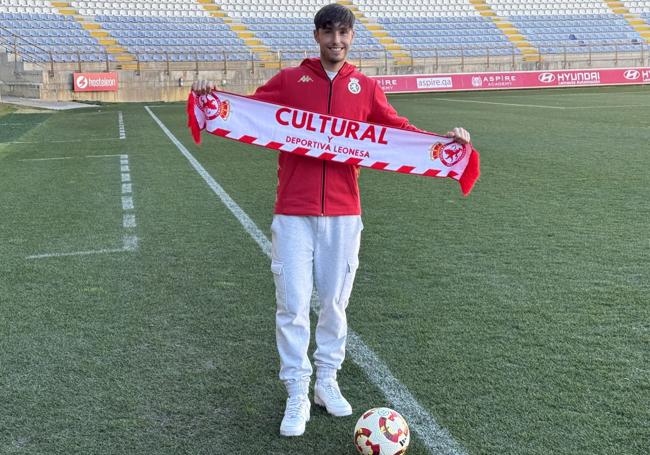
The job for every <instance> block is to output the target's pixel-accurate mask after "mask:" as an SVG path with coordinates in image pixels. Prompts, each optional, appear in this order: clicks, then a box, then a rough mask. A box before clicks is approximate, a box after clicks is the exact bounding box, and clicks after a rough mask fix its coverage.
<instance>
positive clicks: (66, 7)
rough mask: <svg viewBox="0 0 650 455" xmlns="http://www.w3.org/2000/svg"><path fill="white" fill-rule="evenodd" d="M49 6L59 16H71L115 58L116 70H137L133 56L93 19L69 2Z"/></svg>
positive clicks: (52, 3) (53, 2) (51, 2)
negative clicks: (83, 14) (82, 13)
mask: <svg viewBox="0 0 650 455" xmlns="http://www.w3.org/2000/svg"><path fill="white" fill-rule="evenodd" d="M50 4H51V5H52V6H53V7H54V8H56V10H57V11H58V12H59V14H63V15H65V16H72V17H73V18H74V20H75V21H77V22H78V23H79V24H80V25H81V27H82V28H83V29H84V30H86V31H87V32H88V33H89V34H90V36H92V37H93V38H95V39H96V40H97V42H98V43H99V44H100V45H102V46H103V47H104V49H105V50H106V53H108V54H112V55H113V56H114V57H115V61H116V62H118V63H117V68H118V69H122V70H129V69H136V68H137V59H136V58H135V56H134V55H133V54H130V53H129V52H128V51H127V50H126V49H125V48H123V47H122V46H120V44H119V42H118V40H117V39H115V38H113V37H112V36H111V34H110V33H109V32H108V31H107V30H105V29H104V28H103V27H102V26H101V24H99V23H97V22H95V19H94V18H93V17H89V16H82V15H81V14H79V11H77V9H76V8H75V7H74V6H72V5H71V4H70V3H69V2H59V1H50Z"/></svg>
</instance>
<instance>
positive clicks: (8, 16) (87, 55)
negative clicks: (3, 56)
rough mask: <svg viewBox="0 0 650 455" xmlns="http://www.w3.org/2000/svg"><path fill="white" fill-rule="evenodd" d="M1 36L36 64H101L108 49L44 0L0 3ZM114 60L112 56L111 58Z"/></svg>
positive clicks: (4, 1)
mask: <svg viewBox="0 0 650 455" xmlns="http://www.w3.org/2000/svg"><path fill="white" fill-rule="evenodd" d="M0 22H1V23H2V26H3V28H0V37H2V38H3V41H4V42H5V43H7V44H8V45H9V46H13V47H15V49H16V52H18V53H20V54H22V55H25V56H28V57H29V59H30V60H34V61H50V60H53V61H55V62H73V61H77V60H82V61H102V60H104V59H106V58H107V55H106V52H105V49H104V47H103V46H102V45H100V44H99V42H98V41H97V40H96V39H95V38H93V37H92V36H91V35H90V34H89V33H88V31H87V30H84V29H83V28H82V27H81V25H80V24H79V23H78V22H76V21H75V20H74V18H73V17H71V16H66V15H62V14H58V11H57V10H56V8H54V7H53V6H52V5H51V4H50V2H47V1H43V0H21V1H17V0H0ZM108 57H109V58H112V57H111V56H108Z"/></svg>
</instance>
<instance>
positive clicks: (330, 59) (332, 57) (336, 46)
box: [314, 24, 354, 69]
mask: <svg viewBox="0 0 650 455" xmlns="http://www.w3.org/2000/svg"><path fill="white" fill-rule="evenodd" d="M314 39H315V40H316V42H317V43H318V45H319V46H320V57H321V61H322V62H323V65H324V66H326V67H327V66H330V67H335V68H336V69H338V68H339V67H340V64H342V63H343V62H344V61H345V58H346V57H347V55H348V52H349V50H350V47H351V46H352V40H353V39H354V30H353V29H352V28H349V27H346V26H342V25H340V24H335V25H332V26H327V27H325V28H319V29H317V30H314Z"/></svg>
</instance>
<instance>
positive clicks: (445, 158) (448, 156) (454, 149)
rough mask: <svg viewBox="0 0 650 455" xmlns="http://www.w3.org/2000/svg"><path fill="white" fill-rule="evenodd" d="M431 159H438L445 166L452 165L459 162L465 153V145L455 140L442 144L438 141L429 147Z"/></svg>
mask: <svg viewBox="0 0 650 455" xmlns="http://www.w3.org/2000/svg"><path fill="white" fill-rule="evenodd" d="M429 152H430V154H431V160H432V161H435V160H440V161H441V162H442V164H444V165H445V166H447V167H452V166H454V165H455V164H457V163H458V162H460V161H461V160H462V159H463V158H464V157H465V155H466V153H467V152H466V150H465V146H464V145H461V144H459V143H457V142H450V143H449V144H442V143H440V142H438V143H437V144H433V145H432V146H431V147H430V148H429Z"/></svg>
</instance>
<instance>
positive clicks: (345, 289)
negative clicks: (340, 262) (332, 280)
mask: <svg viewBox="0 0 650 455" xmlns="http://www.w3.org/2000/svg"><path fill="white" fill-rule="evenodd" d="M358 268H359V261H358V260H355V261H348V263H347V269H346V272H345V277H344V278H343V286H341V294H340V295H339V304H340V305H343V307H344V308H345V307H347V306H348V301H349V300H350V294H352V285H353V284H354V277H355V275H356V274H357V269H358Z"/></svg>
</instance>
